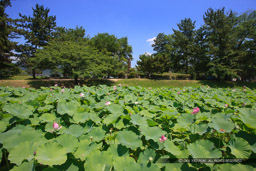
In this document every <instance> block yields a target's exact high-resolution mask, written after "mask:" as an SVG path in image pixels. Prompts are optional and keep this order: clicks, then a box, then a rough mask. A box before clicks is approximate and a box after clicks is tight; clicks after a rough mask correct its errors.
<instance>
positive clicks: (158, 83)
mask: <svg viewBox="0 0 256 171" xmlns="http://www.w3.org/2000/svg"><path fill="white" fill-rule="evenodd" d="M55 84H58V85H59V86H62V87H64V86H65V87H69V88H71V87H74V85H75V84H74V80H72V79H36V80H33V79H32V77H30V76H15V77H11V78H10V79H8V80H0V86H3V87H6V86H9V87H10V86H12V87H33V88H40V87H50V86H54V85H55ZM101 84H104V85H108V86H113V85H118V84H122V85H124V86H142V87H148V88H149V87H151V88H160V87H200V86H207V85H208V86H210V87H212V88H227V87H230V88H235V87H243V86H244V85H245V86H247V87H249V88H251V89H256V82H252V83H247V82H238V83H234V82H231V81H229V82H227V81H226V82H223V81H222V82H220V81H209V80H153V79H116V80H105V79H104V80H99V79H96V80H80V81H79V85H86V86H97V85H101Z"/></svg>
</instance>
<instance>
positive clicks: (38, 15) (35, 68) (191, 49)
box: [0, 0, 256, 80]
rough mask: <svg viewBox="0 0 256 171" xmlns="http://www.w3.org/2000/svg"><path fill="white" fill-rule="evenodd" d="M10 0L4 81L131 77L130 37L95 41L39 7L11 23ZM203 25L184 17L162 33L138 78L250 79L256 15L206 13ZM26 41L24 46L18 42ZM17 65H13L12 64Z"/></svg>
mask: <svg viewBox="0 0 256 171" xmlns="http://www.w3.org/2000/svg"><path fill="white" fill-rule="evenodd" d="M8 6H11V2H10V0H1V1H0V36H1V37H0V77H1V78H2V77H8V76H12V75H15V74H17V73H18V72H19V71H20V69H19V68H20V67H24V68H26V70H27V71H28V72H29V73H30V74H31V75H33V78H36V74H38V73H41V72H42V71H43V70H45V69H51V71H52V73H53V74H55V75H57V74H59V73H61V74H62V75H63V76H64V77H68V78H71V77H72V78H74V79H75V80H78V78H81V77H82V78H99V77H101V78H102V77H124V75H125V74H127V73H130V74H131V75H133V76H136V73H135V71H134V69H131V61H132V59H133V56H132V47H131V46H130V45H129V44H128V38H127V37H122V38H117V37H116V36H115V35H110V34H108V33H99V34H97V35H95V36H94V37H89V36H88V35H86V34H85V29H84V28H82V27H78V26H77V27H76V28H65V27H58V26H57V25H56V16H50V15H49V12H50V9H49V8H45V7H44V6H42V5H38V4H37V5H36V6H35V7H34V8H32V10H33V15H32V16H26V15H22V14H19V18H18V19H12V18H10V17H9V16H8V15H7V14H6V13H5V9H6V8H7V7H8ZM203 19H204V24H203V25H202V26H201V27H200V28H198V29H196V25H195V24H196V21H192V19H190V18H185V19H184V20H181V22H180V23H178V24H177V26H178V29H177V30H176V29H172V31H173V33H172V34H164V33H159V34H158V35H157V37H156V39H155V40H154V44H153V45H152V47H153V50H154V51H155V53H154V54H152V55H149V54H142V55H140V57H139V60H138V61H137V66H136V69H137V71H138V74H140V75H144V76H147V77H150V75H152V74H155V73H157V74H159V73H160V74H161V73H164V72H174V73H185V74H191V76H192V78H193V79H217V80H231V79H234V78H235V79H241V80H252V79H255V73H256V28H255V27H256V11H247V12H245V13H243V14H241V15H238V14H236V13H235V12H233V11H232V10H230V11H228V12H227V11H225V8H222V9H217V10H213V9H211V8H210V9H208V10H207V11H206V12H205V14H204V15H203ZM20 37H23V38H24V39H25V43H23V44H19V43H18V42H15V41H14V40H17V39H18V38H20ZM14 60H15V61H16V63H14V62H13V61H14Z"/></svg>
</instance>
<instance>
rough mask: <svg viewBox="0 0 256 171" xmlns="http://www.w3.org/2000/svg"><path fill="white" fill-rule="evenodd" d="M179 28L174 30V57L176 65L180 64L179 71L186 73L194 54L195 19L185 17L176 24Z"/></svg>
mask: <svg viewBox="0 0 256 171" xmlns="http://www.w3.org/2000/svg"><path fill="white" fill-rule="evenodd" d="M177 25H178V27H179V30H174V29H173V32H174V40H175V41H174V48H175V49H176V50H175V51H176V53H175V58H176V60H175V61H176V63H177V62H178V64H176V66H180V67H181V68H180V71H184V72H185V73H186V74H187V73H188V71H189V70H188V69H189V65H190V63H191V59H192V58H193V55H194V51H195V49H194V41H195V40H194V37H195V30H194V29H195V21H194V22H193V21H192V20H191V19H190V18H185V19H184V20H181V22H180V23H179V24H177Z"/></svg>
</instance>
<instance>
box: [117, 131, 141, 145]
mask: <svg viewBox="0 0 256 171" xmlns="http://www.w3.org/2000/svg"><path fill="white" fill-rule="evenodd" d="M116 138H117V141H118V143H119V144H122V145H124V146H126V147H128V148H131V149H136V148H138V147H140V146H142V142H141V140H140V138H139V137H138V136H137V135H136V134H135V133H133V132H132V131H120V132H118V134H117V137H116Z"/></svg>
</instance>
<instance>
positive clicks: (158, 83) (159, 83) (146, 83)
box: [117, 79, 201, 88]
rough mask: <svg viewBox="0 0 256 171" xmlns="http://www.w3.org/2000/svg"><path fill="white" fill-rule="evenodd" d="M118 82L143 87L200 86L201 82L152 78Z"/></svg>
mask: <svg viewBox="0 0 256 171" xmlns="http://www.w3.org/2000/svg"><path fill="white" fill-rule="evenodd" d="M117 83H118V84H120V83H121V84H123V85H127V86H142V87H152V88H160V87H188V86H189V87H199V86H200V85H201V84H200V82H199V81H196V80H150V79H123V80H120V81H117Z"/></svg>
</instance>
